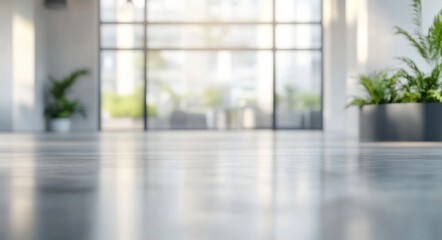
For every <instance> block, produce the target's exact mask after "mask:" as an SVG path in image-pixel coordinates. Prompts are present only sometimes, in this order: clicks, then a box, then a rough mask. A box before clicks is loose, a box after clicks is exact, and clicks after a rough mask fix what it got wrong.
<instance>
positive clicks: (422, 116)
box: [359, 103, 442, 142]
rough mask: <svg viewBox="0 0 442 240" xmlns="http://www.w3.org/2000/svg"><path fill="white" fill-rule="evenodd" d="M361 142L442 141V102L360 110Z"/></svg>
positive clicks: (381, 106)
mask: <svg viewBox="0 0 442 240" xmlns="http://www.w3.org/2000/svg"><path fill="white" fill-rule="evenodd" d="M359 134H360V139H361V141H369V142H371V141H442V104H441V103H397V104H385V105H368V106H364V107H363V108H362V109H361V110H360V117H359Z"/></svg>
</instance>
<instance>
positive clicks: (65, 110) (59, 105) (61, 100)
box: [45, 69, 89, 118]
mask: <svg viewBox="0 0 442 240" xmlns="http://www.w3.org/2000/svg"><path fill="white" fill-rule="evenodd" d="M87 74H89V71H88V70H85V69H81V70H78V71H75V72H73V73H72V74H70V75H69V76H67V77H65V78H63V79H61V80H56V79H54V78H52V77H50V88H49V93H50V101H49V102H48V104H47V106H46V108H45V115H46V116H47V117H49V118H68V117H70V116H71V115H72V114H75V113H79V114H80V115H82V116H83V117H85V116H86V112H85V108H84V107H83V106H82V105H81V103H80V102H79V101H72V100H68V98H67V96H66V95H67V93H68V91H69V90H70V88H71V87H72V86H73V85H74V83H75V82H76V81H77V79H78V78H79V77H81V76H84V75H87Z"/></svg>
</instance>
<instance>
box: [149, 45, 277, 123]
mask: <svg viewBox="0 0 442 240" xmlns="http://www.w3.org/2000/svg"><path fill="white" fill-rule="evenodd" d="M148 69H149V70H148V74H149V75H148V81H149V85H148V90H149V91H148V96H147V97H148V103H149V104H148V105H149V111H148V112H149V115H150V117H149V128H151V129H226V128H229V129H230V128H234V129H242V128H270V127H271V126H272V122H271V121H272V99H273V97H272V92H273V90H272V54H271V51H257V52H254V51H234V52H232V51H210V52H207V51H149V54H148Z"/></svg>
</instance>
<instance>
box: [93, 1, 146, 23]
mask: <svg viewBox="0 0 442 240" xmlns="http://www.w3.org/2000/svg"><path fill="white" fill-rule="evenodd" d="M100 16H101V21H103V22H137V21H138V22H142V21H143V20H144V0H132V3H129V2H128V1H127V0H100Z"/></svg>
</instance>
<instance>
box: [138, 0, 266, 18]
mask: <svg viewBox="0 0 442 240" xmlns="http://www.w3.org/2000/svg"><path fill="white" fill-rule="evenodd" d="M148 11H149V12H148V14H147V17H148V20H149V21H271V20H272V0H234V1H229V0H148Z"/></svg>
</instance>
